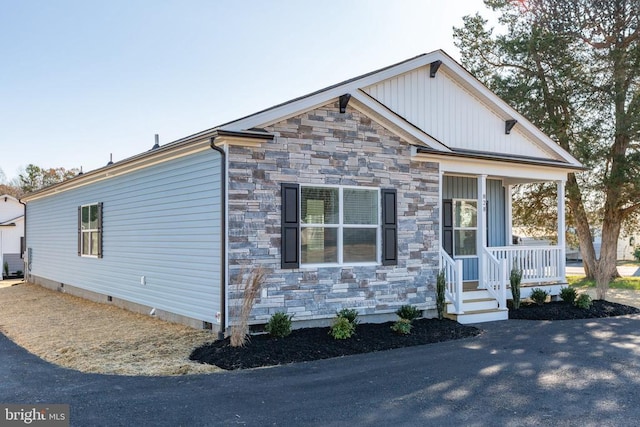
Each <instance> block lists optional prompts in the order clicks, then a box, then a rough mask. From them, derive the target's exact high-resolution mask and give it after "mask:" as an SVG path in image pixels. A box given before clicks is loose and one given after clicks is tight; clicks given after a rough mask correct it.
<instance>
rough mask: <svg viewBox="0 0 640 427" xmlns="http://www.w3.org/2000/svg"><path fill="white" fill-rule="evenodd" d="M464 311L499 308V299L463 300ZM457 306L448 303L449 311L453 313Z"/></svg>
mask: <svg viewBox="0 0 640 427" xmlns="http://www.w3.org/2000/svg"><path fill="white" fill-rule="evenodd" d="M461 308H462V311H464V312H465V313H466V312H468V311H481V310H493V309H497V308H498V301H496V300H495V298H477V299H466V298H465V299H464V300H463V301H462V307H461ZM454 311H455V307H454V306H453V304H447V313H453V312H454Z"/></svg>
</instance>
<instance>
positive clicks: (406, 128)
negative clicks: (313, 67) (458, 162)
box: [350, 89, 451, 152]
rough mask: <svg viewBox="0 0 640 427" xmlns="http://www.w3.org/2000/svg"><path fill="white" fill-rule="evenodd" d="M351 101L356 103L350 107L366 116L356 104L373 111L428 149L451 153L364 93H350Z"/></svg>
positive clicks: (359, 91) (359, 90)
mask: <svg viewBox="0 0 640 427" xmlns="http://www.w3.org/2000/svg"><path fill="white" fill-rule="evenodd" d="M351 100H352V101H351V102H353V101H354V100H355V101H357V103H356V102H353V104H351V103H350V105H352V106H353V107H354V108H356V109H358V110H360V111H362V112H363V113H365V114H367V111H363V109H362V108H359V106H358V103H359V104H360V105H362V106H364V107H366V108H367V109H369V110H371V111H373V112H374V113H376V114H378V115H380V116H381V117H384V118H385V119H386V120H388V121H389V122H390V123H391V124H393V125H394V126H396V127H397V128H399V129H400V130H402V131H403V132H406V133H407V134H409V135H410V136H412V137H413V138H415V139H417V140H418V141H419V142H420V143H422V144H423V145H425V146H427V147H429V148H432V149H434V150H438V151H443V152H451V150H450V149H449V148H448V147H446V146H445V145H444V144H442V143H441V142H440V141H438V140H436V139H435V138H433V137H432V136H431V135H429V134H428V133H426V132H424V131H422V130H421V129H420V128H418V127H416V126H414V125H412V124H411V123H409V122H407V121H406V120H404V119H402V118H401V117H399V116H398V115H397V114H395V113H394V112H393V111H391V110H389V109H388V108H387V107H385V106H384V105H383V104H381V103H380V102H378V101H376V100H375V99H373V98H371V97H370V96H369V95H367V94H366V93H364V92H362V90H361V89H358V90H356V91H354V92H353V93H351ZM383 126H384V125H383ZM399 136H402V137H404V136H403V135H399Z"/></svg>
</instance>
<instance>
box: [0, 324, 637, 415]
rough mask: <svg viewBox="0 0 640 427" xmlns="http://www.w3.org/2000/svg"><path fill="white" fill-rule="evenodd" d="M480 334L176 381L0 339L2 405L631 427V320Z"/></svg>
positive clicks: (496, 327) (83, 411) (493, 328)
mask: <svg viewBox="0 0 640 427" xmlns="http://www.w3.org/2000/svg"><path fill="white" fill-rule="evenodd" d="M481 326H482V328H483V329H486V332H485V333H484V334H482V335H481V336H479V337H476V338H471V339H465V340H459V341H451V342H446V343H440V344H432V345H427V346H420V347H413V348H405V349H398V350H391V351H386V352H380V353H375V354H365V355H358V356H350V357H344V358H339V359H331V360H322V361H316V362H309V363H301V364H293V365H287V366H280V367H273V368H265V369H256V370H249V371H241V372H227V373H221V374H210V375H193V376H185V377H119V376H105V375H91V374H80V373H78V372H75V371H70V370H67V369H62V368H58V367H55V366H52V365H50V364H48V363H46V362H43V361H41V360H40V359H38V358H36V357H34V356H32V355H30V354H29V353H27V352H25V351H24V350H22V349H21V348H19V347H17V346H16V345H14V344H13V343H12V342H11V341H9V340H8V339H6V338H5V337H4V336H2V335H0V402H1V403H25V404H28V403H50V404H53V403H68V404H70V406H71V425H77V426H102V425H104V426H120V425H121V426H132V425H136V426H147V425H148V426H179V425H183V426H216V425H247V426H264V425H280V426H307V425H311V426H344V425H349V426H382V425H384V426H386V425H407V426H424V425H469V426H489V425H491V426H494V425H514V426H515V425H518V426H520V425H532V426H533V425H535V426H539V425H554V426H558V425H560V426H564V425H576V426H578V425H579V426H591V425H593V426H596V425H598V426H607V425H610V426H625V425H629V426H632V425H637V423H638V421H637V420H638V419H640V405H638V404H637V402H638V398H639V397H640V396H639V394H640V393H639V391H640V333H639V332H638V331H639V329H640V316H627V317H620V318H610V319H598V320H578V321H576V320H573V321H556V322H533V321H516V320H509V321H504V322H495V323H488V324H483V325H481Z"/></svg>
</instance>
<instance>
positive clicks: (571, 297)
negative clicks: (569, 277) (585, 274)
mask: <svg viewBox="0 0 640 427" xmlns="http://www.w3.org/2000/svg"><path fill="white" fill-rule="evenodd" d="M577 296H578V293H577V292H576V290H575V288H571V287H568V286H567V287H566V288H562V289H561V290H560V298H562V301H564V302H566V303H567V304H571V305H573V304H575V302H576V297H577Z"/></svg>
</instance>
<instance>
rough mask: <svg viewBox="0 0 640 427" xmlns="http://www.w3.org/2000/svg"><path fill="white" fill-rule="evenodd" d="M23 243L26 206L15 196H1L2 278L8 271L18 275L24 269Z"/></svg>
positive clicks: (0, 241) (0, 246)
mask: <svg viewBox="0 0 640 427" xmlns="http://www.w3.org/2000/svg"><path fill="white" fill-rule="evenodd" d="M23 245H24V206H23V205H22V204H21V203H20V202H19V201H18V199H16V198H15V197H13V196H10V195H8V194H5V195H3V196H0V261H1V262H2V275H0V280H2V279H3V278H4V276H7V274H6V273H8V275H9V276H16V275H18V273H21V272H22V271H23V270H24V264H23V260H22V253H23V250H22V248H23ZM5 267H6V271H5Z"/></svg>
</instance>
